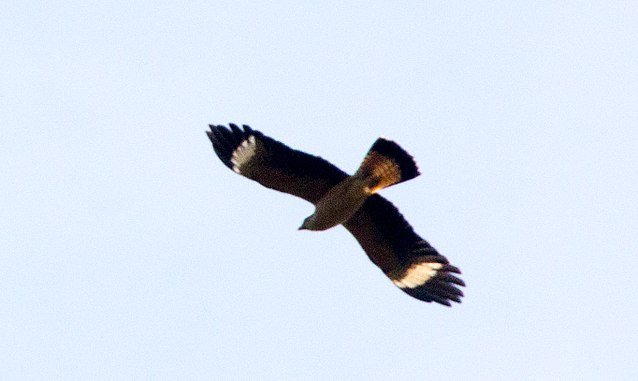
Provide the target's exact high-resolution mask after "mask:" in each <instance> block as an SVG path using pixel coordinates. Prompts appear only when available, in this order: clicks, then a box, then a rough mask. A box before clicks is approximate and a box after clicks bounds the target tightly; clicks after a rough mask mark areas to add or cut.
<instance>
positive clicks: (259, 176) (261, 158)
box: [206, 124, 348, 204]
mask: <svg viewBox="0 0 638 381" xmlns="http://www.w3.org/2000/svg"><path fill="white" fill-rule="evenodd" d="M229 126H230V128H227V127H225V126H215V125H211V126H210V131H206V133H207V134H208V137H209V139H210V141H211V142H212V143H213V148H214V149H215V153H217V156H219V159H220V160H221V161H222V162H223V163H224V164H225V165H226V166H227V167H228V168H230V169H232V170H233V171H235V172H237V173H239V174H240V175H242V176H246V177H248V178H249V179H252V180H255V181H257V182H258V183H260V184H261V185H263V186H265V187H268V188H271V189H275V190H278V191H280V192H284V193H289V194H292V195H294V196H297V197H301V198H303V199H304V200H307V201H310V202H311V203H313V204H315V203H317V202H318V201H319V200H320V199H321V197H322V196H323V195H324V194H325V193H326V192H327V191H328V190H329V189H330V188H332V187H333V186H335V185H336V184H337V183H339V182H340V181H341V180H343V179H345V178H346V177H348V175H347V174H346V173H345V172H343V171H342V170H340V169H339V168H337V167H336V166H334V165H333V164H331V163H329V162H328V161H326V160H324V159H322V158H320V157H318V156H313V155H309V154H307V153H305V152H301V151H297V150H294V149H292V148H290V147H288V146H286V145H285V144H283V143H281V142H278V141H276V140H274V139H272V138H269V137H268V136H265V135H264V134H262V133H261V132H259V131H255V130H253V129H251V128H250V127H248V126H246V125H244V126H243V129H242V128H240V127H238V126H236V125H234V124H230V125H229Z"/></svg>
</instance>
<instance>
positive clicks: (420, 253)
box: [207, 124, 465, 306]
mask: <svg viewBox="0 0 638 381" xmlns="http://www.w3.org/2000/svg"><path fill="white" fill-rule="evenodd" d="M229 127H230V128H227V127H224V126H214V125H211V126H210V128H211V130H210V131H207V134H208V137H209V138H210V140H211V142H212V144H213V148H214V150H215V153H216V154H217V156H219V158H220V160H221V161H222V162H223V163H224V165H226V166H227V167H228V168H230V169H232V170H234V171H235V172H237V173H239V174H241V175H243V176H246V177H248V178H250V179H252V180H255V181H257V182H259V183H260V184H262V185H263V186H266V187H268V188H271V189H275V190H278V191H280V192H285V193H289V194H292V195H295V196H297V197H301V198H303V199H305V200H307V201H309V202H311V203H313V204H315V206H316V207H317V209H316V211H315V214H313V216H311V217H309V218H308V219H311V220H312V219H313V217H316V218H323V220H322V222H318V221H314V222H315V223H311V224H309V225H308V226H306V228H311V229H312V230H322V229H323V228H326V226H328V227H330V226H332V225H334V224H339V223H341V224H343V226H345V228H346V229H348V231H349V232H350V233H352V235H353V236H354V237H355V238H356V239H357V241H358V242H359V244H360V245H361V247H362V248H363V250H364V251H365V252H366V254H367V255H368V257H369V258H370V260H371V261H372V262H373V263H374V264H375V265H377V266H378V267H379V268H380V269H381V270H382V271H383V272H384V273H385V274H386V275H387V276H388V277H389V278H390V279H391V280H392V282H393V283H394V284H395V285H396V286H398V287H399V288H401V289H402V290H403V291H404V292H406V293H407V294H408V295H410V296H413V297H415V298H417V299H420V300H423V301H426V302H437V303H440V304H444V305H447V306H450V305H451V304H450V301H455V302H459V303H460V302H461V297H462V296H463V293H462V292H461V290H459V289H458V287H457V286H464V285H465V284H464V283H463V281H462V280H461V279H459V278H458V277H457V276H455V275H454V274H460V271H459V269H458V268H456V267H454V266H452V265H450V264H449V262H448V260H447V259H446V258H445V257H444V256H442V255H440V254H439V253H438V252H437V251H436V250H435V249H434V248H433V247H432V246H430V244H429V243H428V242H427V241H425V240H424V239H422V238H421V237H420V236H419V235H418V234H416V233H415V232H414V230H413V229H412V227H411V226H410V225H409V224H408V222H407V221H406V220H405V219H404V218H403V216H402V215H401V213H399V211H398V210H397V208H396V207H394V205H392V203H390V202H389V201H387V200H386V199H385V198H383V197H381V196H379V195H378V194H375V192H376V191H377V190H379V189H382V188H383V187H387V186H391V185H393V184H396V183H399V182H403V181H406V180H409V179H411V178H414V177H416V176H418V174H419V172H418V169H417V167H416V164H414V160H413V159H412V157H411V156H410V155H409V154H408V153H407V152H405V151H404V150H403V149H402V148H401V147H400V146H399V145H398V144H396V143H395V142H392V141H389V140H386V139H378V140H377V141H376V142H375V143H374V145H373V146H372V147H371V148H370V151H369V152H368V155H367V156H366V158H365V159H364V161H363V163H362V165H361V167H360V168H359V170H358V171H357V172H356V173H355V175H353V176H349V175H348V174H346V173H345V172H343V171H341V170H340V169H339V168H337V167H336V166H334V165H333V164H330V163H329V162H327V161H326V160H324V159H322V158H320V157H318V156H313V155H310V154H307V153H305V152H301V151H297V150H294V149H291V148H289V147H287V146H286V145H284V144H282V143H280V142H278V141H276V140H274V139H272V138H269V137H267V136H265V135H264V134H262V133H261V132H259V131H254V130H252V129H251V128H250V127H248V126H246V125H244V126H243V129H242V128H240V127H238V126H236V125H234V124H230V126H229ZM333 188H334V189H333ZM351 188H352V189H354V190H351ZM337 189H342V190H341V191H336V190H337ZM361 190H363V193H362V196H359V193H358V192H361ZM329 191H330V192H329ZM328 194H331V195H332V196H326V195H328ZM341 194H343V195H345V196H347V197H345V199H347V200H355V199H356V200H358V201H356V203H358V205H350V206H349V207H348V206H347V205H345V206H344V205H341V206H339V204H340V203H341V200H342V199H341V198H339V197H341V196H340V195H341ZM324 196H326V198H324ZM320 201H321V202H320ZM359 205H360V206H359ZM344 207H346V209H343V208H344ZM335 208H336V209H335ZM350 209H351V211H350ZM308 219H307V220H308ZM325 219H331V220H328V221H326V220H325ZM341 219H344V220H343V221H340V220H341ZM311 222H312V221H311ZM304 225H306V221H304ZM302 227H304V226H302ZM315 227H316V229H315Z"/></svg>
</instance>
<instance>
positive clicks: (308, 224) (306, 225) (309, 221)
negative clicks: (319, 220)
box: [298, 214, 315, 230]
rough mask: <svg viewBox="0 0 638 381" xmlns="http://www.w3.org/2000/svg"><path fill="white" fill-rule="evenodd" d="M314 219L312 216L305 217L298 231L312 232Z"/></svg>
mask: <svg viewBox="0 0 638 381" xmlns="http://www.w3.org/2000/svg"><path fill="white" fill-rule="evenodd" d="M314 217H315V215H314V214H313V215H312V216H308V217H306V219H305V220H303V223H302V224H301V226H300V227H299V229H298V230H314V229H313V226H314V222H315V218H314Z"/></svg>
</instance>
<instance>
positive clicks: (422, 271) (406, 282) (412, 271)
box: [392, 262, 443, 288]
mask: <svg viewBox="0 0 638 381" xmlns="http://www.w3.org/2000/svg"><path fill="white" fill-rule="evenodd" d="M441 267H443V264H442V263H437V262H422V263H416V264H413V265H412V266H410V267H409V268H408V269H407V270H406V272H405V273H404V274H403V277H402V278H401V279H393V280H392V283H394V284H395V285H396V286H398V287H401V288H417V287H419V286H422V285H424V284H425V283H426V282H427V281H429V280H430V279H432V278H434V277H435V276H436V273H437V270H439V269H440V268H441Z"/></svg>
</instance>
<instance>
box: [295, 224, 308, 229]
mask: <svg viewBox="0 0 638 381" xmlns="http://www.w3.org/2000/svg"><path fill="white" fill-rule="evenodd" d="M297 230H308V229H306V228H305V227H304V226H303V225H301V226H300V227H299V228H298V229H297Z"/></svg>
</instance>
